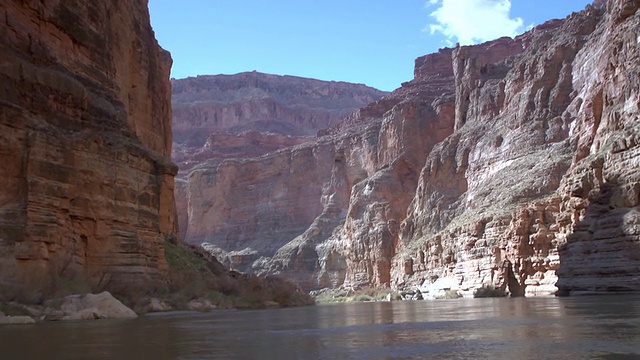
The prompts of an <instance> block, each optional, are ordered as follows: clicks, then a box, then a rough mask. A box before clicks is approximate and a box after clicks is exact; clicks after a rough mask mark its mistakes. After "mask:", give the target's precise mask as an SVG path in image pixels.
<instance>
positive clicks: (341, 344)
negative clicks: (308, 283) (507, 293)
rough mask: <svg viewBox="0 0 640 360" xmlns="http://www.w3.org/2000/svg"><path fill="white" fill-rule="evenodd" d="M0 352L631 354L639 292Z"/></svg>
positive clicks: (392, 308) (47, 342)
mask: <svg viewBox="0 0 640 360" xmlns="http://www.w3.org/2000/svg"><path fill="white" fill-rule="evenodd" d="M0 358H1V359H331V360H333V359H432V358H433V359H598V358H600V359H633V358H640V296H635V295H633V296H632V295H626V296H594V297H576V298H514V299H509V298H493V299H457V300H435V301H428V300H425V301H399V302H376V303H347V304H333V305H318V306H311V307H301V308H289V309H273V310H255V311H214V312H210V313H192V312H173V313H165V314H154V315H148V316H141V317H140V318H138V319H134V320H98V321H80V322H65V323H63V322H49V323H40V324H36V325H9V326H0Z"/></svg>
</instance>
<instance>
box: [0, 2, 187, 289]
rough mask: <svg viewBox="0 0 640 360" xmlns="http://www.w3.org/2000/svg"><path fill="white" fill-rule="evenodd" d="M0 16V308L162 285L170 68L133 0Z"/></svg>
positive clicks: (24, 5)
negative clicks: (79, 292)
mask: <svg viewBox="0 0 640 360" xmlns="http://www.w3.org/2000/svg"><path fill="white" fill-rule="evenodd" d="M0 8H1V9H2V12H1V13H2V22H1V24H0V59H1V60H0V64H1V65H0V184H1V185H2V189H3V190H2V191H0V300H2V299H16V298H18V299H25V300H38V299H41V298H42V297H43V296H47V295H51V294H52V293H53V292H55V291H57V290H58V289H59V288H60V287H61V286H63V284H65V281H67V280H68V279H74V278H76V279H77V278H82V279H85V278H86V280H87V282H88V284H89V285H91V286H94V287H100V288H103V289H104V288H115V287H120V286H125V285H127V284H135V285H136V286H139V287H141V286H147V285H150V286H152V285H154V284H159V283H164V281H165V278H166V275H167V263H166V261H165V255H164V242H165V236H166V235H170V234H172V233H174V232H175V231H176V219H175V204H174V199H173V185H174V183H173V177H174V175H175V174H176V172H177V167H176V166H175V165H174V164H173V163H171V161H170V159H169V156H170V155H171V122H170V121H171V107H170V106H171V104H170V95H171V94H170V83H169V70H170V67H171V57H170V56H169V53H167V52H166V51H164V50H162V49H161V48H160V47H159V46H158V44H157V42H156V40H155V37H154V34H153V31H152V29H151V26H150V24H149V13H148V10H147V3H146V1H142V0H123V1H118V2H117V3H116V2H87V1H77V0H69V1H55V0H46V1H37V2H33V1H31V2H24V1H8V2H4V3H3V4H2V6H1V7H0ZM64 279H67V280H64Z"/></svg>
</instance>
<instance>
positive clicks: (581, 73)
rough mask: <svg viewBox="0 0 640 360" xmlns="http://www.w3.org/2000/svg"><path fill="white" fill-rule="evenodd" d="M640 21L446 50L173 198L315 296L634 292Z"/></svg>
mask: <svg viewBox="0 0 640 360" xmlns="http://www.w3.org/2000/svg"><path fill="white" fill-rule="evenodd" d="M638 8H640V3H639V2H638V1H633V0H616V1H614V0H611V1H609V2H604V1H596V2H595V3H594V4H592V5H589V6H587V7H586V8H585V9H584V10H583V11H581V12H577V13H573V14H571V15H570V16H568V17H567V18H566V19H562V20H550V21H548V22H546V23H544V24H542V25H539V26H537V27H535V28H533V29H532V30H530V31H528V32H526V33H524V34H522V35H520V36H517V37H516V38H514V39H511V38H501V39H497V40H494V41H490V42H487V43H483V44H480V45H474V46H456V47H455V48H452V49H441V50H440V51H439V52H437V53H434V54H431V55H427V56H424V57H420V58H418V59H417V60H416V62H415V71H414V75H415V77H414V79H413V80H411V81H409V82H407V83H404V84H403V85H402V87H400V88H399V89H397V90H395V91H393V92H392V93H390V94H387V95H385V96H384V97H382V98H380V99H379V100H376V101H373V102H372V103H370V104H368V105H366V106H364V107H362V108H360V109H359V110H357V111H355V112H353V113H352V114H350V115H348V116H346V117H345V118H344V119H343V120H342V121H341V122H338V123H333V124H328V125H329V126H328V127H327V128H325V129H319V132H318V135H317V137H316V138H315V139H312V141H300V142H298V143H296V144H293V143H286V142H285V141H283V140H282V139H279V140H277V141H276V143H277V147H281V148H279V149H277V150H276V148H275V147H273V148H270V149H269V151H268V152H263V153H260V154H256V153H250V152H249V153H247V156H240V155H237V156H236V155H231V156H221V155H220V154H214V155H213V156H212V157H213V158H211V157H208V159H209V160H202V159H201V160H200V161H197V162H196V163H195V164H194V163H192V164H193V166H191V165H190V168H189V170H190V172H189V174H188V176H185V178H184V181H183V183H182V185H181V186H180V187H181V189H182V190H181V191H178V192H177V195H176V196H177V202H178V203H179V204H182V205H181V206H180V208H181V210H180V211H179V212H181V217H183V219H182V221H181V222H182V223H183V224H184V225H183V226H182V227H181V231H182V232H183V234H184V236H185V239H186V241H188V242H190V243H193V244H203V246H204V247H205V248H206V249H208V250H209V251H211V252H212V253H213V254H215V255H216V256H217V257H218V258H219V259H220V261H222V262H223V263H224V264H225V265H226V266H229V267H231V268H235V269H238V270H240V271H247V272H254V273H258V274H280V275H282V276H284V277H286V278H289V279H291V280H293V281H295V282H296V283H297V284H299V285H300V286H301V287H303V288H304V289H306V290H313V289H320V288H325V287H329V288H336V287H346V288H367V287H374V288H382V287H385V288H386V287H391V288H393V289H399V290H402V289H414V288H419V289H420V290H421V291H422V293H423V294H425V295H426V296H429V297H437V296H440V295H442V294H443V293H445V292H447V291H454V292H456V293H458V294H460V295H464V296H473V295H474V294H476V295H479V294H480V292H482V291H490V292H492V293H494V294H497V295H500V294H502V295H504V294H511V295H512V296H521V295H527V296H532V295H551V294H556V293H557V294H560V295H569V294H584V293H601V292H626V291H637V290H640V280H639V279H640V231H639V230H638V229H640V212H639V207H638V205H639V202H640V198H639V197H640V182H639V181H640V178H639V177H640V172H639V171H638V170H639V169H640V167H639V165H640V157H639V154H640V144H639V141H640V139H639V137H638V134H639V133H640V131H639V126H640V125H639V124H640V123H639V121H638V110H639V107H640V100H639V99H640V94H639V91H640V82H639V80H638V79H639V71H640V57H639V53H640V50H639V48H640V45H639V44H640V42H639V40H638V39H640V37H639V36H640V33H639V32H638V29H639V28H640V26H639V25H640V15H639V14H638ZM192 81H193V80H192ZM182 86H183V85H180V86H179V87H178V88H181V87H182ZM184 86H186V85H184ZM192 86H193V85H192ZM178 95H179V96H182V95H180V94H178ZM177 99H178V100H176V97H175V90H174V106H175V104H176V101H179V99H180V97H178V98H177ZM247 106H248V108H244V109H243V111H252V110H251V109H254V108H253V107H252V106H253V105H247ZM274 109H275V107H274ZM189 111H190V112H189V115H187V117H188V118H189V119H190V121H191V122H197V121H199V122H201V123H202V122H206V116H209V120H211V119H212V118H213V119H218V120H219V121H221V122H223V123H224V122H225V121H230V120H227V119H228V118H227V117H224V116H223V115H224V114H223V112H222V111H218V112H215V111H210V112H209V113H206V112H203V111H200V110H198V111H195V110H193V109H190V110H189ZM276 112H277V111H276ZM176 114H178V112H176ZM234 114H235V115H234V116H235V117H234V116H232V118H234V119H237V118H238V116H237V115H238V114H239V112H238V111H236V112H235V113H234ZM203 116H205V118H203ZM223 118H224V119H223ZM183 119H184V118H183V117H182V116H174V119H173V121H174V128H176V124H183V123H184V121H183ZM254 120H261V119H256V118H254ZM214 121H217V120H214ZM238 126H240V127H242V126H241V125H238ZM265 132H267V133H268V132H269V131H266V130H265ZM304 135H309V133H306V134H304ZM261 136H265V135H261ZM270 136H274V137H275V136H276V135H273V134H272V135H270ZM199 141H200V143H203V142H206V139H201V140H199ZM225 141H226V140H222V139H221V138H218V139H217V140H216V141H213V142H211V146H210V148H211V149H215V145H216V143H222V144H224V143H225ZM243 141H247V140H246V139H245V140H243ZM288 141H291V142H294V141H296V140H294V138H288ZM257 142H258V141H257V140H255V139H254V140H253V143H254V144H255V143H257ZM245 149H247V147H245Z"/></svg>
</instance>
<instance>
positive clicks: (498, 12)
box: [425, 0, 525, 45]
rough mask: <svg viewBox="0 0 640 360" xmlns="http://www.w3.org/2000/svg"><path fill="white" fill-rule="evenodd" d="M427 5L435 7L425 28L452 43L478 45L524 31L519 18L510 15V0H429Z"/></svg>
mask: <svg viewBox="0 0 640 360" xmlns="http://www.w3.org/2000/svg"><path fill="white" fill-rule="evenodd" d="M426 6H427V7H431V6H438V8H437V9H436V10H435V11H433V12H432V13H431V14H430V16H431V17H433V18H434V19H435V23H431V24H429V26H428V31H430V32H431V34H434V33H442V34H443V35H444V36H445V37H446V38H447V40H448V42H449V43H451V44H452V43H454V42H459V43H460V44H461V45H469V44H477V43H480V42H484V41H488V40H493V39H497V38H499V37H502V36H510V37H514V36H516V35H518V34H520V33H522V32H523V31H524V30H525V27H524V25H523V20H522V18H519V17H517V18H513V19H512V18H510V17H509V11H510V10H511V1H510V0H428V1H427V3H426ZM425 30H426V29H425Z"/></svg>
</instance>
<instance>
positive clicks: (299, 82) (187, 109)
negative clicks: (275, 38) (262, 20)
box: [172, 71, 386, 174]
mask: <svg viewBox="0 0 640 360" xmlns="http://www.w3.org/2000/svg"><path fill="white" fill-rule="evenodd" d="M172 84H173V90H172V104H173V131H174V150H173V159H174V161H176V163H177V164H178V165H179V166H180V171H181V173H183V174H186V173H187V172H188V171H189V170H190V169H191V168H192V167H193V166H195V165H197V164H198V163H201V162H203V161H205V160H207V159H213V158H216V159H224V158H247V157H256V156H260V155H263V154H266V153H268V152H271V151H275V150H278V149H282V148H285V147H290V146H294V145H298V144H301V143H304V142H307V141H309V140H310V139H311V138H312V137H314V136H315V135H316V133H317V132H318V131H319V130H322V129H326V128H328V127H330V126H333V125H335V124H336V123H338V122H339V121H340V120H341V119H342V118H343V117H344V116H346V115H348V114H349V113H351V112H353V111H354V110H356V109H358V108H361V107H363V106H365V105H367V104H369V103H370V102H372V101H375V100H378V99H379V98H381V97H382V96H383V95H385V94H386V93H385V92H383V91H379V90H376V89H373V88H370V87H367V86H364V85H360V84H350V83H344V82H335V81H330V82H329V81H321V80H315V79H307V78H301V77H296V76H280V75H271V74H263V73H259V72H256V71H253V72H246V73H240V74H235V75H210V76H198V77H190V78H186V79H178V80H175V79H174V80H172Z"/></svg>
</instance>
